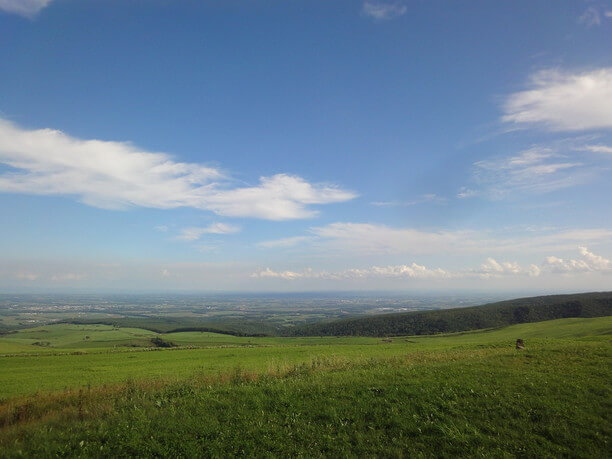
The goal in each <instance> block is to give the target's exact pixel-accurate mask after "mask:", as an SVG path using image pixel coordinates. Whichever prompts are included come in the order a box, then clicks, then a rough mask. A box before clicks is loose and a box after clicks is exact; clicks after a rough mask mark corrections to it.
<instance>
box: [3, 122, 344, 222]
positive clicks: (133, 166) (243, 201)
mask: <svg viewBox="0 0 612 459" xmlns="http://www.w3.org/2000/svg"><path fill="white" fill-rule="evenodd" d="M0 164H6V165H8V166H10V167H12V168H14V169H15V170H14V171H9V172H5V173H3V174H0V191H4V192H9V193H27V194H41V195H71V196H76V197H78V199H80V201H82V202H84V203H85V204H88V205H91V206H95V207H101V208H106V209H121V208H126V207H129V206H142V207H153V208H160V209H170V208H176V207H193V208H196V209H203V210H210V211H212V212H215V213H217V214H219V215H224V216H230V217H253V218H262V219H269V220H287V219H295V218H307V217H312V216H314V215H316V211H314V210H311V209H310V208H308V206H309V205H314V204H327V203H334V202H342V201H347V200H350V199H353V198H354V197H355V194H354V193H351V192H348V191H344V190H341V189H339V188H337V187H335V186H333V185H313V184H310V183H308V182H306V181H305V180H304V179H302V178H301V177H297V176H292V175H287V174H276V175H273V176H270V177H261V178H260V181H259V184H258V185H257V186H251V187H242V188H235V187H234V188H231V186H230V185H231V184H230V182H229V180H228V179H227V177H225V176H224V175H223V174H222V173H221V172H220V171H219V170H217V169H215V168H211V167H207V166H203V165H201V164H195V163H182V162H176V161H174V160H173V159H172V158H171V157H170V156H169V155H167V154H164V153H151V152H147V151H143V150H141V149H138V148H137V147H135V146H133V145H131V144H129V143H124V142H112V141H102V140H80V139H76V138H73V137H70V136H68V135H66V134H64V133H62V132H60V131H55V130H51V129H38V130H25V129H21V128H19V127H17V126H15V125H13V124H12V123H9V122H7V121H4V120H0Z"/></svg>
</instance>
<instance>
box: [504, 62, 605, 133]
mask: <svg viewBox="0 0 612 459" xmlns="http://www.w3.org/2000/svg"><path fill="white" fill-rule="evenodd" d="M530 83H531V84H530V86H531V89H528V90H526V91H521V92H517V93H515V94H512V95H510V96H509V97H508V98H507V99H506V101H505V103H504V105H503V110H504V113H505V114H504V116H503V117H502V120H503V121H505V122H508V123H514V124H516V125H519V126H520V125H523V126H526V125H541V126H545V127H547V128H549V129H551V130H555V131H578V130H586V129H609V128H612V103H610V101H611V100H612V68H611V67H608V68H601V69H597V70H592V71H587V72H582V73H564V72H561V71H559V70H543V71H540V72H537V73H536V74H535V75H533V76H532V77H531V81H530Z"/></svg>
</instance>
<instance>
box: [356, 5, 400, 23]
mask: <svg viewBox="0 0 612 459" xmlns="http://www.w3.org/2000/svg"><path fill="white" fill-rule="evenodd" d="M362 11H363V14H364V15H366V16H369V17H371V18H374V19H376V20H379V21H381V20H385V19H393V18H396V17H398V16H402V15H404V14H406V11H408V7H407V6H406V5H403V4H402V3H401V2H382V1H366V2H364V3H363V8H362Z"/></svg>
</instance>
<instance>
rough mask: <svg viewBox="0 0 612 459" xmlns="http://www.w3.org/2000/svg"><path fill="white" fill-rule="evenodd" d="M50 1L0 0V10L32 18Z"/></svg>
mask: <svg viewBox="0 0 612 459" xmlns="http://www.w3.org/2000/svg"><path fill="white" fill-rule="evenodd" d="M51 1H52V0H0V10H2V11H6V12H7V13H15V14H19V15H21V16H25V17H32V16H34V15H35V14H36V13H38V12H39V11H40V10H42V9H43V8H44V7H45V6H47V5H48V4H49V3H51Z"/></svg>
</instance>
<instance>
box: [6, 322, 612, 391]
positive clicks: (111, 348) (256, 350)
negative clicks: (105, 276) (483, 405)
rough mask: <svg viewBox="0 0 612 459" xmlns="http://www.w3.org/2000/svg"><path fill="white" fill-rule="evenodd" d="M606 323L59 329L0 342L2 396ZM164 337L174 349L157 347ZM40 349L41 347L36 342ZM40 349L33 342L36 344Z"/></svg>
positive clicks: (542, 336)
mask: <svg viewBox="0 0 612 459" xmlns="http://www.w3.org/2000/svg"><path fill="white" fill-rule="evenodd" d="M611 333H612V317H602V318H592V319H576V318H573V319H560V320H554V321H547V322H536V323H530V324H520V325H514V326H509V327H505V328H501V329H496V330H482V331H473V332H464V333H455V334H447V335H426V336H411V337H395V338H392V339H381V338H369V337H339V338H333V337H321V338H319V337H305V338H281V337H237V336H230V335H223V334H217V333H208V332H180V333H168V334H157V333H154V332H151V331H148V330H142V329H131V328H125V329H124V328H115V327H112V326H108V325H86V326H84V325H71V324H58V325H47V326H44V327H39V328H33V329H25V330H20V331H18V332H16V333H12V334H8V335H4V336H2V337H0V355H3V357H0V370H1V371H0V397H1V398H3V399H7V398H10V397H14V396H17V395H29V394H34V393H36V392H48V391H55V390H66V389H78V388H80V387H92V386H99V385H112V384H115V383H124V382H125V381H128V380H130V381H136V382H137V381H146V380H152V379H154V380H157V381H177V380H181V379H184V378H189V377H193V376H198V375H200V376H201V375H206V376H214V375H217V374H225V373H230V372H232V371H235V370H237V369H240V370H245V371H249V372H257V373H265V372H272V371H277V370H279V369H283V368H286V367H288V366H293V365H300V364H306V363H308V362H310V361H312V360H313V359H327V360H334V361H349V362H354V363H356V364H357V363H362V362H366V361H369V360H371V359H387V358H393V357H398V356H400V357H401V356H404V355H407V354H410V353H415V352H425V351H436V350H446V351H449V350H453V349H457V348H467V349H480V348H482V347H483V346H484V347H490V348H498V347H499V348H509V349H512V346H513V343H514V341H515V340H516V339H517V338H522V339H525V340H527V343H528V346H529V347H530V348H531V347H533V346H544V345H545V344H546V343H547V342H548V341H549V340H551V339H554V340H560V339H571V340H573V341H574V342H583V341H589V340H594V341H597V342H602V343H607V340H608V337H609V335H610V334H611ZM155 337H162V338H163V340H164V341H165V342H169V343H173V344H175V345H176V347H172V348H158V347H154V346H153V345H152V344H151V339H152V338H155ZM41 342H42V343H44V345H40V343H41ZM37 343H38V344H37Z"/></svg>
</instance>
